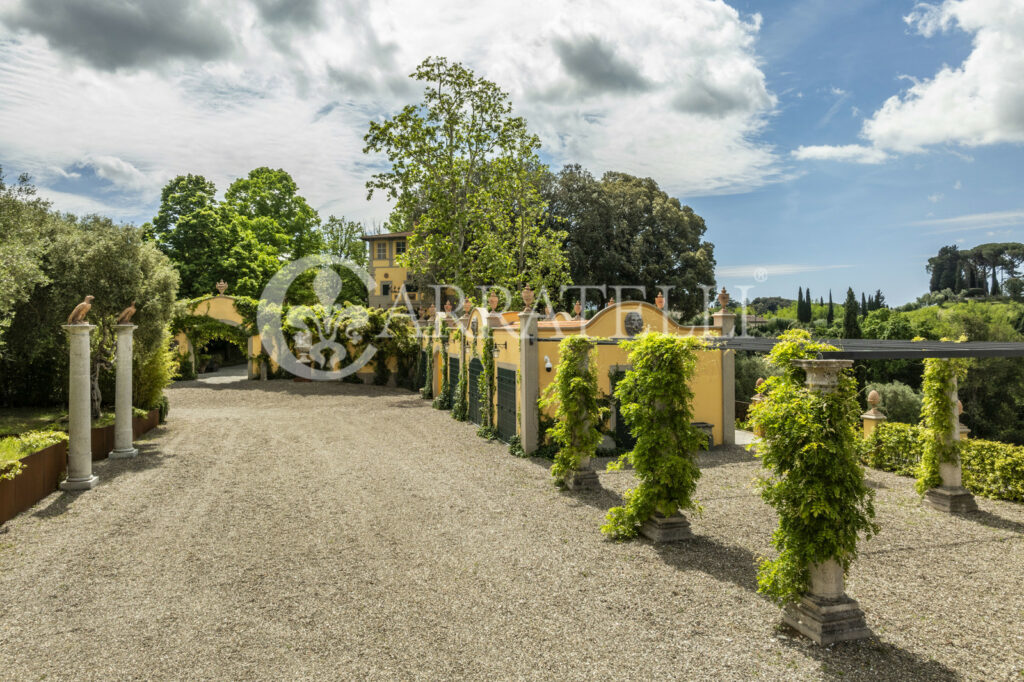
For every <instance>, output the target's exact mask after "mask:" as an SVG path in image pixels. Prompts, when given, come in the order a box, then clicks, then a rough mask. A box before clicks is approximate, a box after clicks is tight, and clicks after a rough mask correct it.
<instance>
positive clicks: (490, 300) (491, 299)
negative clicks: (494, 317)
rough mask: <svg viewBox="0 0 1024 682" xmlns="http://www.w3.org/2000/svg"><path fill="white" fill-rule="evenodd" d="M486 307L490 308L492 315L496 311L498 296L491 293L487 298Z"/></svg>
mask: <svg viewBox="0 0 1024 682" xmlns="http://www.w3.org/2000/svg"><path fill="white" fill-rule="evenodd" d="M487 305H488V306H489V307H490V309H491V312H492V313H493V312H494V311H496V310H497V309H498V294H496V293H494V292H493V291H492V292H491V295H490V296H488V297H487Z"/></svg>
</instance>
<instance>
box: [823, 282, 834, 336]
mask: <svg viewBox="0 0 1024 682" xmlns="http://www.w3.org/2000/svg"><path fill="white" fill-rule="evenodd" d="M835 321H836V310H835V306H834V305H833V303H832V290H831V289H829V290H828V314H827V315H826V316H825V322H827V323H828V326H830V327H831V326H832V323H833V322H835Z"/></svg>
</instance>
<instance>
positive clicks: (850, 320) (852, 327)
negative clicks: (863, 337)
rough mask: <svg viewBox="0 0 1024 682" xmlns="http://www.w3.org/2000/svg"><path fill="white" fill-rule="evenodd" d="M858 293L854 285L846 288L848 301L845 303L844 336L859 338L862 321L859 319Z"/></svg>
mask: <svg viewBox="0 0 1024 682" xmlns="http://www.w3.org/2000/svg"><path fill="white" fill-rule="evenodd" d="M857 309H858V307H857V295H856V294H854V293H853V287H850V288H848V289H847V290H846V302H845V303H843V338H846V339H859V338H860V322H859V321H858V319H857Z"/></svg>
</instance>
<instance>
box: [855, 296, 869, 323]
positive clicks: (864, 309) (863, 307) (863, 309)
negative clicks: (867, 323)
mask: <svg viewBox="0 0 1024 682" xmlns="http://www.w3.org/2000/svg"><path fill="white" fill-rule="evenodd" d="M854 303H856V301H854ZM867 314H868V300H867V299H866V298H865V297H864V292H863V291H862V292H860V316H861V317H866V316H867Z"/></svg>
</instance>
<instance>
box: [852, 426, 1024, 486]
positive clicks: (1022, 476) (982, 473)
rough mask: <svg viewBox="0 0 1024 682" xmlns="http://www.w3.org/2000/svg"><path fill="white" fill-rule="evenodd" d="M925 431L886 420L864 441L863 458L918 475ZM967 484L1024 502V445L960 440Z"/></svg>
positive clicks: (877, 466) (873, 464) (876, 465)
mask: <svg viewBox="0 0 1024 682" xmlns="http://www.w3.org/2000/svg"><path fill="white" fill-rule="evenodd" d="M923 451H924V434H923V429H922V428H921V427H920V426H911V425H910V424H899V423H896V422H886V423H884V424H882V425H880V426H879V427H878V428H876V429H875V430H874V432H873V433H872V434H871V437H870V438H867V439H864V440H863V441H862V448H861V461H863V462H864V464H866V465H867V466H870V467H873V468H875V469H882V470H883V471H892V472H894V473H897V474H900V475H901V476H916V475H917V473H918V465H919V463H920V461H921V454H922V452H923ZM960 462H961V467H962V470H963V482H964V487H965V488H967V489H968V490H970V491H971V492H972V493H974V494H975V495H980V496H981V497H988V498H991V499H993V500H1009V501H1010V502H1024V447H1022V446H1019V445H1008V444H1006V443H997V442H995V441H991V440H977V439H969V440H962V441H960Z"/></svg>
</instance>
